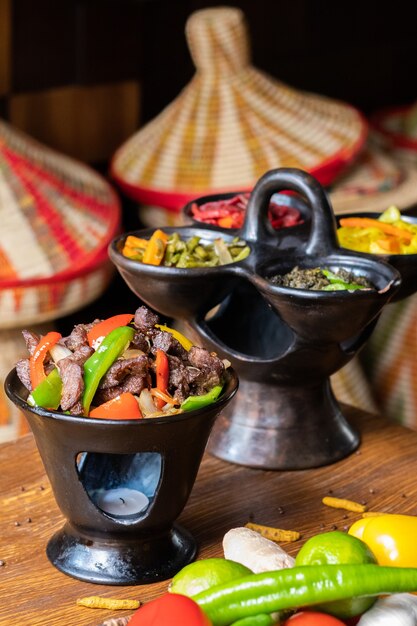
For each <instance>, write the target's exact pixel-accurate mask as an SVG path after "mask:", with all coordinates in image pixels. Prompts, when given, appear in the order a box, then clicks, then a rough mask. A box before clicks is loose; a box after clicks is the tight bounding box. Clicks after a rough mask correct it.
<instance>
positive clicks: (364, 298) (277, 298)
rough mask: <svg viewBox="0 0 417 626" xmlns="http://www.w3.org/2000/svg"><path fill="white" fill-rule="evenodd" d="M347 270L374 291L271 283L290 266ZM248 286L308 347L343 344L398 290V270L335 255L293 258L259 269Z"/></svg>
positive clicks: (369, 261)
mask: <svg viewBox="0 0 417 626" xmlns="http://www.w3.org/2000/svg"><path fill="white" fill-rule="evenodd" d="M295 266H298V267H300V268H302V269H306V268H314V267H321V268H327V269H329V270H331V271H337V270H338V269H339V268H343V269H346V270H347V271H349V272H352V273H354V274H356V275H358V276H359V275H360V276H365V277H366V278H367V279H368V280H369V281H370V282H371V283H372V284H373V285H374V286H375V287H376V289H375V290H366V291H365V290H358V291H311V290H307V289H294V288H289V287H281V286H278V285H274V284H273V283H272V282H271V281H270V280H269V279H270V278H271V277H272V276H274V275H276V274H279V275H283V274H286V273H287V272H289V271H290V270H291V269H292V268H293V267H295ZM251 281H252V282H253V284H254V285H255V286H256V288H257V289H258V290H259V292H260V293H262V295H263V297H264V298H265V299H266V300H267V301H268V302H269V303H270V304H271V305H272V306H273V308H274V309H275V310H276V311H277V312H278V314H279V315H280V317H281V318H282V319H283V320H284V321H285V322H286V323H287V324H288V326H289V327H290V328H291V329H292V330H293V331H294V332H295V333H296V334H297V335H298V336H299V337H300V338H304V339H305V340H308V341H309V342H312V343H316V344H317V343H327V342H337V343H341V342H343V341H346V340H348V339H351V338H353V337H355V336H356V335H357V334H358V333H359V332H360V331H362V330H363V329H364V328H365V327H366V326H367V325H368V324H369V323H370V322H371V321H372V320H373V319H374V318H375V317H376V316H377V315H378V314H379V313H380V311H381V309H382V307H383V306H384V305H385V304H386V303H387V302H389V301H390V299H391V298H392V297H393V295H394V294H395V292H396V291H397V289H398V288H399V287H400V284H401V278H400V274H399V273H398V271H397V270H396V269H395V268H393V267H392V266H390V265H389V264H388V263H385V262H384V261H377V260H375V259H369V258H362V257H359V256H358V257H357V256H354V255H352V256H351V255H349V254H346V255H344V254H338V253H334V254H331V255H329V256H326V257H306V256H302V257H299V258H296V257H291V259H287V260H283V259H282V258H281V259H280V260H275V261H272V262H270V263H268V264H266V265H264V266H263V267H261V268H259V275H258V276H252V277H251Z"/></svg>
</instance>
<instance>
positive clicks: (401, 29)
mask: <svg viewBox="0 0 417 626" xmlns="http://www.w3.org/2000/svg"><path fill="white" fill-rule="evenodd" d="M219 4H222V3H219V2H205V1H202V0H59V1H58V2H57V0H36V1H34V0H12V2H11V7H12V16H11V18H12V54H11V66H12V67H11V79H10V89H9V91H10V93H12V94H13V93H21V92H30V91H38V90H43V89H50V88H52V87H59V86H64V85H69V84H78V85H84V86H86V85H87V86H88V85H94V84H97V83H101V84H102V83H105V82H109V83H113V82H115V81H125V80H135V81H138V82H139V83H140V85H141V88H142V114H141V119H140V120H138V123H139V122H142V123H143V122H145V121H147V120H148V119H150V118H151V117H153V116H154V115H156V114H157V113H158V112H159V111H160V110H161V109H162V108H163V107H164V106H165V105H166V104H167V103H168V102H169V101H170V100H171V99H172V98H174V97H175V96H176V95H177V94H178V92H179V90H180V89H181V88H182V87H183V86H184V85H185V84H186V83H187V81H188V80H189V79H190V77H191V76H192V73H193V65H192V62H191V59H190V57H189V54H188V50H187V45H186V41H185V37H184V26H185V22H186V19H187V16H188V15H190V13H192V12H193V11H195V10H197V9H200V8H204V7H207V6H216V5H219ZM223 4H229V5H230V6H238V7H240V8H242V9H243V11H244V12H245V14H246V17H247V20H248V23H249V30H250V34H251V40H252V51H253V61H254V63H255V65H257V66H258V67H259V68H260V69H263V70H265V71H266V72H268V73H270V74H271V75H272V76H275V77H276V78H279V79H281V80H283V81H285V82H288V83H289V84H291V85H293V86H295V87H299V88H300V89H306V90H311V91H315V92H319V93H322V94H326V95H328V96H332V97H335V98H341V99H344V100H347V101H349V102H351V103H352V104H354V105H356V106H357V107H359V108H360V109H362V110H363V111H364V112H365V113H367V114H369V113H371V112H372V111H374V110H375V109H378V108H380V107H381V106H386V105H393V104H403V103H407V102H412V101H414V100H415V99H416V98H417V71H416V70H417V22H416V16H417V7H416V4H415V3H407V2H404V1H403V0H401V1H398V0H397V2H394V3H390V5H389V7H390V8H389V10H387V9H386V8H384V4H385V3H381V2H373V1H368V2H367V1H366V0H363V1H362V2H358V1H356V0H354V1H351V2H349V1H346V0H343V1H339V2H335V1H334V0H333V1H328V0H317V1H314V0H241V1H238V2H233V1H230V2H228V3H223ZM413 5H414V8H411V7H413ZM9 95H10V94H7V93H6V94H3V97H2V98H1V100H2V108H3V113H4V114H5V116H6V117H7V108H8V106H7V100H8V97H9Z"/></svg>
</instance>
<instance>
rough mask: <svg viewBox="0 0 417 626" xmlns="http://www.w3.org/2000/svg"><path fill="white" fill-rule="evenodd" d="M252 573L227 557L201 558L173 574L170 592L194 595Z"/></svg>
mask: <svg viewBox="0 0 417 626" xmlns="http://www.w3.org/2000/svg"><path fill="white" fill-rule="evenodd" d="M250 574H252V571H251V570H250V569H249V568H248V567H245V565H242V564H241V563H236V561H230V560H229V559H218V558H213V559H203V560H201V561H195V562H194V563H190V564H189V565H186V566H185V567H183V568H182V570H180V571H179V572H178V574H175V576H174V578H173V579H172V582H171V584H170V586H169V591H170V592H171V593H179V594H181V595H183V596H189V597H192V596H195V595H197V593H200V591H204V590H205V589H209V588H210V587H215V586H217V585H222V584H223V583H227V582H231V581H232V580H237V579H238V578H243V577H244V576H248V575H250Z"/></svg>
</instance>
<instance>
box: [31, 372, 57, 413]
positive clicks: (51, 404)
mask: <svg viewBox="0 0 417 626" xmlns="http://www.w3.org/2000/svg"><path fill="white" fill-rule="evenodd" d="M61 394H62V380H61V377H60V375H59V371H58V369H57V368H56V367H55V368H54V369H53V370H52V371H51V372H49V374H48V376H47V377H46V378H44V380H43V381H42V382H40V383H39V385H37V387H35V389H34V390H33V391H32V392H31V394H30V395H29V397H28V404H30V405H31V406H41V407H43V408H44V409H52V410H55V409H57V408H58V407H59V405H60V404H61Z"/></svg>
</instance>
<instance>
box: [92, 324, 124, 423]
mask: <svg viewBox="0 0 417 626" xmlns="http://www.w3.org/2000/svg"><path fill="white" fill-rule="evenodd" d="M134 334H135V331H134V330H133V328H131V327H130V326H120V327H119V328H115V329H114V330H112V331H111V332H110V333H109V334H108V335H107V336H106V337H105V338H104V339H103V341H102V342H101V344H100V347H99V348H98V350H96V352H95V353H94V354H92V355H91V356H90V358H89V359H87V361H86V362H85V363H84V393H83V399H82V403H83V407H84V413H85V415H88V412H89V410H90V405H91V402H92V400H93V398H94V394H95V393H96V391H97V388H98V386H99V384H100V380H101V379H102V378H103V376H104V374H105V373H106V372H107V370H108V369H109V368H110V366H111V365H113V363H114V362H115V361H116V359H118V358H119V356H120V355H121V354H123V352H124V351H125V350H126V348H127V347H128V345H129V344H130V342H131V341H132V339H133V336H134Z"/></svg>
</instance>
